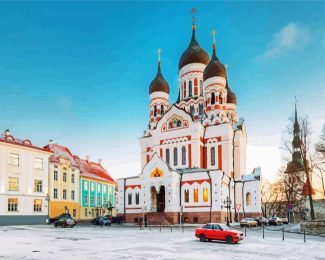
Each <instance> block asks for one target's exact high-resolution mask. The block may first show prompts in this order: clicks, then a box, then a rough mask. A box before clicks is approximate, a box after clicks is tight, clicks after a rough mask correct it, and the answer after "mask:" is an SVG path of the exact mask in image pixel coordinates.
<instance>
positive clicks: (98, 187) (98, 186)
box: [97, 183, 100, 192]
mask: <svg viewBox="0 0 325 260" xmlns="http://www.w3.org/2000/svg"><path fill="white" fill-rule="evenodd" d="M97 191H98V192H100V184H99V183H98V185H97Z"/></svg>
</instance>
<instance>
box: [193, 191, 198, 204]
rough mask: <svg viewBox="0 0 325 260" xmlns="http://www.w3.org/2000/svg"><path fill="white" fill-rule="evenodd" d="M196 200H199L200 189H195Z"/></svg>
mask: <svg viewBox="0 0 325 260" xmlns="http://www.w3.org/2000/svg"><path fill="white" fill-rule="evenodd" d="M193 195H194V202H199V189H194V193H193Z"/></svg>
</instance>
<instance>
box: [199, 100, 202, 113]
mask: <svg viewBox="0 0 325 260" xmlns="http://www.w3.org/2000/svg"><path fill="white" fill-rule="evenodd" d="M199 115H203V103H200V104H199Z"/></svg>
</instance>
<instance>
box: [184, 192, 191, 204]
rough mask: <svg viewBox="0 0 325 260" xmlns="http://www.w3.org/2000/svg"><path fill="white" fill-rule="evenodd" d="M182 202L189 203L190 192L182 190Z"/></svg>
mask: <svg viewBox="0 0 325 260" xmlns="http://www.w3.org/2000/svg"><path fill="white" fill-rule="evenodd" d="M184 201H185V202H190V192H189V190H188V189H186V190H184Z"/></svg>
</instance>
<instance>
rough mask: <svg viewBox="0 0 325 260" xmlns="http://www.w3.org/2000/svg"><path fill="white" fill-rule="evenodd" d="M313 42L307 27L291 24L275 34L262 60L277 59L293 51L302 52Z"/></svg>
mask: <svg viewBox="0 0 325 260" xmlns="http://www.w3.org/2000/svg"><path fill="white" fill-rule="evenodd" d="M310 42H311V32H310V29H309V28H308V27H307V26H303V25H300V24H298V23H289V24H287V25H285V26H283V27H282V28H281V29H280V30H279V31H278V32H277V33H275V34H273V36H272V39H271V41H270V42H269V43H268V44H267V49H266V50H265V52H264V53H263V54H262V55H261V56H260V58H264V59H269V58H276V57H279V56H282V55H286V54H288V53H289V52H290V51H293V50H300V49H303V48H304V47H306V46H307V45H308V44H309V43H310Z"/></svg>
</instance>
